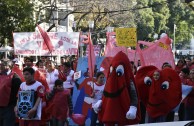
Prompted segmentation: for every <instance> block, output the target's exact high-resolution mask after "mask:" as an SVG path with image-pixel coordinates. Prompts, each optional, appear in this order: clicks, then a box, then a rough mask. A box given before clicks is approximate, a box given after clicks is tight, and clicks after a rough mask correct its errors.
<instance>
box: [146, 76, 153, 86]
mask: <svg viewBox="0 0 194 126" xmlns="http://www.w3.org/2000/svg"><path fill="white" fill-rule="evenodd" d="M144 83H145V84H146V85H148V86H151V84H152V80H151V78H150V77H145V78H144Z"/></svg>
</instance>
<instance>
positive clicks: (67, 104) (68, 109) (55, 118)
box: [46, 79, 73, 126]
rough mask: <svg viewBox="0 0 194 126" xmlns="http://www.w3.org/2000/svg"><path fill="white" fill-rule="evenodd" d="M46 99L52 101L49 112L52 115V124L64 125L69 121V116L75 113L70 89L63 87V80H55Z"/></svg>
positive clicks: (54, 125)
mask: <svg viewBox="0 0 194 126" xmlns="http://www.w3.org/2000/svg"><path fill="white" fill-rule="evenodd" d="M46 99H47V100H48V101H50V104H49V107H48V108H47V112H48V113H49V114H51V116H52V121H51V123H52V125H53V126H64V125H65V122H67V123H68V121H67V118H68V117H69V116H71V115H72V113H73V104H72V100H71V95H70V90H69V89H64V88H63V81H62V80H60V79H57V80H56V81H55V85H54V87H53V90H52V91H51V92H50V93H49V94H47V96H46ZM68 113H69V115H68Z"/></svg>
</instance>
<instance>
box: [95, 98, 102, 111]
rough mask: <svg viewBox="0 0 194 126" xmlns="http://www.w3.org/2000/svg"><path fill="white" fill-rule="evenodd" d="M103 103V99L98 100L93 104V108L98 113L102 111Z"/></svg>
mask: <svg viewBox="0 0 194 126" xmlns="http://www.w3.org/2000/svg"><path fill="white" fill-rule="evenodd" d="M101 105H102V100H98V102H97V103H96V104H95V105H94V106H93V109H94V111H95V112H96V113H98V112H99V111H100V107H101Z"/></svg>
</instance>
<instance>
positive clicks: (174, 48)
mask: <svg viewBox="0 0 194 126" xmlns="http://www.w3.org/2000/svg"><path fill="white" fill-rule="evenodd" d="M175 32H176V24H174V42H173V50H174V54H175V51H176V47H175V45H176V43H175V42H176V41H175V39H176V38H175Z"/></svg>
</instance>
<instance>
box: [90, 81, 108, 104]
mask: <svg viewBox="0 0 194 126" xmlns="http://www.w3.org/2000/svg"><path fill="white" fill-rule="evenodd" d="M104 86H105V84H103V85H97V84H96V83H94V85H93V84H91V87H92V89H93V92H94V93H95V95H94V98H93V103H92V107H93V106H94V105H95V104H96V103H97V102H98V100H100V99H102V95H103V91H104Z"/></svg>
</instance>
